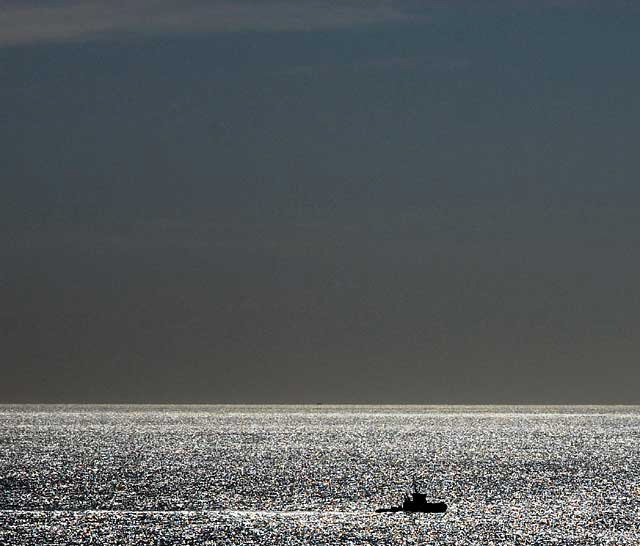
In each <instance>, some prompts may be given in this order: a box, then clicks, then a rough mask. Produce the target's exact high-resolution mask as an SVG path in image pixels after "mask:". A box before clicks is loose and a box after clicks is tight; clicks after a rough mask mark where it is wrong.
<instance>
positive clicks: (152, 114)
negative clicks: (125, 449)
mask: <svg viewBox="0 0 640 546" xmlns="http://www.w3.org/2000/svg"><path fill="white" fill-rule="evenodd" d="M639 48H640V7H638V4H637V2H630V1H623V0H610V1H607V2H598V1H589V0H584V1H580V0H538V1H535V2H534V1H533V0H531V1H529V0H511V1H507V0H473V1H471V0H437V1H436V0H368V1H366V2H365V1H364V0H332V1H331V2H329V1H324V0H315V1H311V0H296V1H295V2H294V1H292V0H277V1H275V0H228V1H215V0H211V1H204V0H185V1H183V2H171V1H169V0H128V1H127V2H124V1H122V2H120V1H115V0H108V1H107V0H84V1H79V0H46V1H45V0H4V1H3V3H2V6H1V7H0V150H1V151H0V181H1V187H2V197H3V198H2V199H1V200H0V264H1V267H0V336H1V340H0V366H1V368H0V371H1V372H2V381H0V402H4V403H13V402H16V403H22V402H47V403H49V402H53V403H58V402H59V403H76V402H77V403H83V402H88V403H120V402H121V403H130V402H140V403H143V402H144V403H146V402H149V403H398V404H403V403H405V404H440V403H470V404H485V403H584V404H590V403H623V404H624V403H626V404H628V403H640V399H639V398H638V394H637V393H638V392H640V366H638V355H639V354H640V335H638V334H639V332H638V327H639V325H640V305H639V304H640V286H639V283H638V278H640V253H639V252H638V251H637V248H638V243H639V242H640V213H639V211H640V186H639V185H638V181H639V180H640V176H639V175H640V154H639V153H638V144H637V143H638V140H639V135H638V128H639V127H640V105H639V104H640V102H639V100H638V97H640V70H639V68H640V67H639V66H638V50H639Z"/></svg>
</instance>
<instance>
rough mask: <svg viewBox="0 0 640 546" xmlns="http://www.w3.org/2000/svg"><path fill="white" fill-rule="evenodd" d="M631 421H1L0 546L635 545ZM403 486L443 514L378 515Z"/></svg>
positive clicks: (587, 413) (412, 415)
mask: <svg viewBox="0 0 640 546" xmlns="http://www.w3.org/2000/svg"><path fill="white" fill-rule="evenodd" d="M639 440H640V407H621V406H620V407H613V406H597V407H596V406H582V407H558V406H554V407H550V406H529V407H525V406H519V407H508V406H482V407H479V406H320V405H319V406H33V405H29V406H27V405H25V406H16V405H13V406H0V544H11V545H26V544H39V545H44V544H56V545H62V544H65V545H66V544H212V545H227V544H229V545H230V544H239V545H251V544H267V545H268V544H274V545H275V544H291V545H296V544H352V545H356V544H385V545H390V544H483V545H486V544H492V543H493V544H563V545H568V544H617V545H620V544H638V543H640V441H639ZM414 477H415V478H416V480H417V481H418V483H419V484H420V486H421V487H422V489H423V491H424V492H425V493H427V495H428V497H429V500H433V501H445V502H446V503H447V504H448V505H449V509H448V511H447V512H446V513H444V514H404V513H397V514H376V513H375V509H376V508H380V507H385V506H391V505H393V504H398V503H399V502H400V501H401V500H402V496H403V493H404V491H405V489H406V487H407V486H409V485H410V484H411V480H412V478H414Z"/></svg>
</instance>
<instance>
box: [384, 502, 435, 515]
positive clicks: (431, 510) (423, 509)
mask: <svg viewBox="0 0 640 546" xmlns="http://www.w3.org/2000/svg"><path fill="white" fill-rule="evenodd" d="M446 511H447V504H446V503H444V502H429V503H427V504H425V505H423V506H420V507H419V508H412V509H405V508H402V506H392V507H391V508H378V510H376V512H377V513H379V514H381V513H396V512H405V513H407V514H415V513H422V514H442V513H443V512H446Z"/></svg>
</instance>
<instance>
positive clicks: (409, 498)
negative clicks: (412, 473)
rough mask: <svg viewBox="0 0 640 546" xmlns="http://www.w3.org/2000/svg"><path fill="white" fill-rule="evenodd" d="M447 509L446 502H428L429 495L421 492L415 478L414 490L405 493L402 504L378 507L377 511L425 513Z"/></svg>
mask: <svg viewBox="0 0 640 546" xmlns="http://www.w3.org/2000/svg"><path fill="white" fill-rule="evenodd" d="M446 511H447V504H446V503H445V502H427V495H426V494H424V493H419V492H418V488H417V486H416V480H415V479H414V480H413V491H411V492H410V493H405V495H404V500H403V501H402V506H392V507H391V508H378V509H377V510H376V512H378V513H383V512H423V513H443V512H446Z"/></svg>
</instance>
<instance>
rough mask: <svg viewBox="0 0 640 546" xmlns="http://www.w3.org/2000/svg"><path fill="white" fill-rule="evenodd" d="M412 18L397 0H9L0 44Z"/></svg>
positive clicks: (0, 21)
mask: <svg viewBox="0 0 640 546" xmlns="http://www.w3.org/2000/svg"><path fill="white" fill-rule="evenodd" d="M411 19H414V16H411V15H410V14H409V13H407V12H405V11H404V10H403V9H402V6H401V5H400V4H397V3H395V2H394V1H393V0H370V1H368V2H365V1H363V0H333V1H329V0H296V1H294V0H262V1H258V0H254V1H247V0H235V1H234V0H210V1H204V0H183V1H180V2H176V1H175V0H128V1H122V0H83V1H79V0H49V1H46V2H45V1H42V0H20V1H18V0H5V1H4V2H3V4H2V7H0V45H20V44H29V43H37V42H66V41H83V40H95V39H100V38H104V37H106V36H112V35H114V34H122V33H131V34H141V33H142V34H145V33H148V34H156V33H161V34H166V33H194V32H202V33H204V32H232V31H243V30H262V31H284V30H314V29H331V28H340V27H349V26H354V25H368V24H377V23H385V22H404V21H408V20H411Z"/></svg>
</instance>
